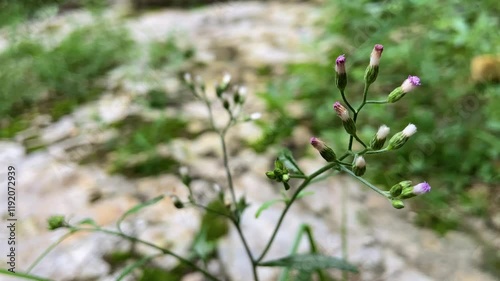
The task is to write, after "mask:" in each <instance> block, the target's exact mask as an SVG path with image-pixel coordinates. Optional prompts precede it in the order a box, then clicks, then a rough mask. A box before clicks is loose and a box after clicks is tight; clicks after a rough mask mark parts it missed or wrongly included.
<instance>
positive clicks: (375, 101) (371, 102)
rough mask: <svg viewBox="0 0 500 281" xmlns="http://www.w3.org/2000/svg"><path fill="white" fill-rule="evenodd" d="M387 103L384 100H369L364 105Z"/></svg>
mask: <svg viewBox="0 0 500 281" xmlns="http://www.w3.org/2000/svg"><path fill="white" fill-rule="evenodd" d="M386 103H388V102H387V101H386V100H369V101H366V104H386Z"/></svg>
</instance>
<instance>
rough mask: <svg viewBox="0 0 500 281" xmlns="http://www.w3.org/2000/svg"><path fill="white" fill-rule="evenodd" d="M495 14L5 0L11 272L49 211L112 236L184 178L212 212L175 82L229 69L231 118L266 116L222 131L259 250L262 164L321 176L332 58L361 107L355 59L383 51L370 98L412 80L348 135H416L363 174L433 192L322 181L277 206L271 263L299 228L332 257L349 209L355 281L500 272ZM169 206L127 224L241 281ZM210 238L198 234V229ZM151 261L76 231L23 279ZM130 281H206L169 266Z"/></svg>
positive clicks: (43, 238)
mask: <svg viewBox="0 0 500 281" xmlns="http://www.w3.org/2000/svg"><path fill="white" fill-rule="evenodd" d="M499 14H500V9H499V6H498V3H497V1H493V0H484V1H475V2H471V1H464V0H461V1H459V0H446V1H431V0H413V1H402V0H401V1H399V0H394V1H390V0H386V1H365V0H336V1H333V0H332V1H328V0H311V1H306V0H304V1H216V0H107V1H105V0H67V1H65V0H53V1H8V0H0V155H1V157H0V163H1V164H2V166H1V167H2V169H4V170H5V171H6V167H7V166H8V165H13V166H15V167H16V169H17V170H18V171H19V172H18V175H17V177H18V181H19V187H18V189H17V192H18V195H19V196H18V199H17V202H18V203H17V204H18V205H17V208H18V209H17V212H18V219H19V223H18V229H17V235H18V236H17V237H18V240H19V247H18V257H19V259H18V268H19V269H20V270H23V269H26V268H27V267H28V266H29V264H30V263H31V262H33V261H34V260H35V258H36V256H37V255H39V254H40V253H41V252H42V251H43V249H44V248H45V247H47V246H49V245H50V243H52V242H54V241H55V239H57V237H60V236H62V235H63V232H59V231H56V232H48V231H47V230H46V225H45V221H46V219H47V218H48V217H49V216H50V215H53V214H64V215H66V216H68V217H72V218H74V219H78V218H84V217H93V218H94V219H95V220H96V221H97V222H99V223H100V224H102V225H110V226H112V225H113V224H114V222H115V221H116V219H117V218H118V217H119V216H120V215H121V214H122V213H123V212H125V211H126V210H127V209H128V208H130V207H131V206H133V205H135V204H137V203H139V202H143V201H144V200H147V199H150V198H153V197H155V196H157V195H159V194H170V193H175V194H178V195H179V196H181V197H182V196H186V194H187V193H186V189H185V188H183V186H182V183H181V181H180V180H179V176H178V169H179V167H181V166H187V167H189V170H190V174H191V176H192V177H193V179H194V185H195V186H196V188H197V190H198V192H199V196H200V197H201V198H203V200H206V201H207V202H209V201H210V199H211V198H212V197H213V194H215V193H214V192H213V190H212V189H211V186H212V185H213V183H214V182H217V183H219V184H220V185H221V186H223V187H224V186H225V185H226V180H225V178H224V173H223V170H222V167H223V166H222V163H221V160H220V156H221V152H220V148H219V146H218V140H217V137H216V135H214V134H213V133H211V132H208V130H207V128H208V126H207V119H206V117H207V116H208V115H207V113H206V112H205V109H204V107H203V105H202V104H201V103H199V102H197V101H195V99H194V98H193V97H192V96H191V95H190V93H189V91H188V90H187V89H186V87H185V86H183V84H182V82H181V81H182V79H181V78H182V76H183V74H184V73H185V72H191V73H193V75H200V76H201V77H202V78H203V79H204V81H205V82H206V83H207V84H208V85H209V86H210V85H213V84H214V83H216V82H217V81H220V80H221V77H222V75H223V74H224V73H230V74H231V75H232V77H233V81H234V83H236V84H240V85H245V86H246V87H247V88H248V89H249V96H248V98H247V100H248V102H247V105H246V108H245V112H246V113H248V114H250V113H253V112H262V114H263V118H262V119H260V120H258V121H256V122H255V123H245V124H241V125H239V126H237V127H236V128H234V130H233V131H232V133H231V134H230V136H229V138H230V145H229V149H230V153H231V156H232V159H231V165H232V167H233V170H234V173H235V182H236V184H237V186H238V189H237V191H238V192H239V194H241V195H242V194H246V196H247V199H248V201H249V202H250V204H251V206H250V208H249V210H247V211H246V215H245V220H246V222H245V223H244V225H243V226H244V228H245V230H246V231H248V233H249V235H248V236H249V237H251V238H250V242H251V245H252V247H253V248H254V249H256V252H260V251H261V249H262V248H263V243H264V242H263V241H264V240H265V239H267V237H269V235H270V233H271V230H272V226H273V224H274V223H275V221H276V219H277V216H278V215H279V213H280V211H281V209H282V207H283V206H279V205H275V206H273V207H272V208H270V209H269V210H266V211H264V212H263V213H262V214H261V216H260V217H259V218H258V219H256V218H255V211H256V210H257V209H258V207H259V206H260V205H261V204H262V203H263V202H265V201H267V200H270V199H273V198H278V197H279V196H280V195H279V194H280V192H281V190H280V187H279V186H276V185H273V183H271V182H269V181H268V180H267V179H266V178H265V176H264V173H265V171H266V170H268V169H269V168H270V167H271V166H272V163H273V160H274V158H275V157H276V155H277V152H278V151H279V150H280V149H281V148H283V147H286V148H289V149H290V150H291V151H292V152H293V154H294V156H295V158H296V159H300V161H299V163H300V164H301V165H303V167H304V169H305V170H307V171H309V172H312V171H314V170H315V169H317V168H318V167H321V165H322V164H323V162H322V161H323V160H322V159H321V158H319V157H318V155H316V153H315V151H314V150H313V149H311V147H310V145H309V144H308V140H309V138H310V137H311V136H317V137H320V138H321V139H323V140H325V141H326V142H327V143H329V144H330V145H331V146H332V147H333V148H334V150H335V151H342V152H343V151H344V149H345V147H347V143H348V137H347V135H346V134H345V133H344V130H343V127H342V123H341V122H340V120H338V118H336V116H335V114H334V112H333V110H332V108H331V105H332V104H333V103H334V102H335V101H337V100H340V99H341V97H340V95H339V92H338V90H337V89H336V87H335V80H334V78H335V75H334V70H333V65H334V61H335V58H336V57H337V56H338V55H340V54H345V55H346V57H347V74H348V79H349V80H348V86H347V91H346V93H347V97H348V99H349V100H352V101H354V103H355V104H356V103H357V102H360V101H361V99H362V97H361V93H362V90H363V75H364V71H365V68H366V66H367V64H368V62H369V55H370V52H371V50H372V48H373V46H374V45H375V44H383V45H384V52H383V55H382V60H381V65H380V73H379V76H378V79H377V81H376V82H375V83H374V84H373V85H372V86H371V88H370V92H369V99H373V100H382V99H384V98H385V97H386V95H387V94H388V93H390V92H391V91H392V90H393V89H394V88H395V87H397V86H399V85H400V84H401V82H402V81H403V80H404V79H406V77H407V76H408V75H410V74H411V75H418V76H419V77H420V78H421V81H422V86H421V87H420V88H418V89H417V90H416V91H415V92H412V93H409V94H407V95H406V96H405V97H404V98H403V99H402V100H400V101H399V102H397V103H395V104H391V105H388V106H385V105H369V106H367V107H365V109H364V111H363V112H362V114H360V116H359V119H358V124H359V125H358V130H359V133H360V137H361V138H362V139H365V140H369V139H371V137H372V136H373V134H375V132H376V130H377V129H378V127H379V126H380V125H381V124H386V125H387V126H389V127H390V128H391V131H392V133H395V132H398V131H400V130H402V129H403V128H404V127H405V126H406V125H407V124H408V123H414V124H415V125H416V126H417V128H418V133H417V134H416V135H415V137H414V138H412V139H411V140H410V141H409V142H408V143H407V144H406V145H405V146H404V147H403V148H402V149H400V150H398V151H397V152H392V153H390V154H381V155H380V156H378V155H373V156H372V157H369V158H367V159H366V160H367V173H366V175H365V176H364V177H365V178H367V179H369V180H370V181H372V182H374V183H375V184H376V185H377V186H379V187H380V188H382V189H389V188H390V187H391V186H392V185H393V184H395V183H397V182H399V181H402V180H412V181H414V182H421V181H427V182H429V183H430V185H431V186H432V192H431V193H429V194H426V195H425V196H421V197H418V198H415V199H412V200H410V201H408V203H409V204H407V206H406V208H405V209H403V210H395V209H393V208H392V207H391V206H387V205H388V204H387V202H386V201H384V200H382V199H381V198H377V196H378V195H377V194H375V193H373V194H372V192H369V190H367V189H365V188H364V187H362V186H358V184H357V183H355V182H353V181H352V180H351V179H349V178H344V177H342V176H335V177H330V178H328V179H327V180H326V181H323V182H320V183H317V184H315V185H313V186H311V187H310V188H309V190H311V191H313V194H312V195H311V196H308V197H306V198H304V199H303V200H302V201H301V202H300V203H299V204H298V206H296V207H294V209H292V212H291V213H290V214H289V217H288V219H289V223H286V224H285V225H284V228H283V229H282V231H281V232H280V233H279V235H278V241H277V242H276V244H277V245H275V247H273V248H272V251H271V252H270V255H269V257H268V258H271V257H280V256H283V255H284V254H286V253H288V251H289V249H290V245H291V243H292V242H291V241H292V238H293V236H295V232H296V231H297V229H298V227H299V225H300V223H301V222H304V223H308V224H311V225H312V226H313V230H314V231H315V232H316V239H317V240H318V244H319V245H320V247H321V249H322V251H323V252H324V253H326V254H331V255H333V256H340V249H341V246H340V237H339V234H340V231H339V229H340V220H341V219H340V216H341V208H340V206H341V202H342V201H343V200H347V201H348V202H349V204H348V207H347V212H348V214H349V215H348V230H349V257H350V258H349V260H350V261H351V262H352V263H354V264H356V265H358V266H359V267H360V273H359V274H356V275H352V276H351V278H350V280H499V279H498V276H500V240H499V237H500V235H499V233H500V204H499V203H500V192H499V191H500V177H499V170H500V160H499V158H498V156H499V152H500V142H499V137H500V85H499V83H500V33H499V32H498V30H499V18H498V15H499ZM215 114H216V117H220V118H223V116H224V114H225V112H224V111H223V110H220V111H217V110H216V112H215ZM3 167H5V168H3ZM2 173H3V172H2ZM2 181H4V178H2ZM342 190H344V191H346V190H348V195H347V196H346V197H345V198H344V199H342V194H341V193H342V192H341V191H342ZM0 194H1V195H2V197H1V198H2V200H6V199H4V198H6V197H7V191H6V190H2V191H1V193H0ZM164 201H165V202H163V201H162V202H160V204H158V205H155V206H153V207H151V209H148V210H145V211H144V213H141V214H138V215H137V216H136V217H134V218H132V219H130V220H129V221H128V222H127V223H128V225H127V227H128V228H127V229H128V230H129V231H131V232H133V233H136V234H137V235H139V236H140V237H141V238H144V239H149V240H151V241H153V242H155V243H158V244H162V245H170V246H171V247H172V249H174V250H176V251H178V252H179V253H183V254H185V255H187V256H190V257H193V259H196V260H203V261H205V262H206V264H208V267H209V268H210V269H211V270H212V271H214V272H217V273H218V274H220V275H221V276H226V278H227V279H229V280H250V277H248V276H251V275H250V272H249V271H248V270H249V268H248V265H247V263H248V262H247V260H246V257H245V256H244V252H243V248H242V247H241V245H239V241H238V237H237V236H236V233H235V230H234V229H232V228H230V227H228V226H227V225H225V224H224V223H223V222H219V221H217V218H213V217H210V216H207V215H203V214H202V213H200V212H198V211H197V210H192V209H189V210H180V211H179V210H175V209H174V208H173V207H172V205H171V202H170V201H169V200H167V199H165V200H164ZM2 202H4V201H2ZM2 204H6V203H2ZM3 206H6V205H3ZM4 209H5V208H4ZM4 211H6V210H3V211H2V217H4V218H5V217H6V216H7V213H6V212H4ZM215 222H217V223H215ZM209 225H210V226H209ZM207 227H208V230H209V232H210V233H211V234H210V235H209V237H206V235H203V234H201V233H205V232H204V231H202V230H207ZM2 231H4V230H2ZM0 234H1V235H2V237H6V234H4V233H3V232H2V233H0ZM3 244H6V243H3ZM207 245H208V246H207ZM6 247H7V246H6V245H2V246H0V250H2V253H4V252H6V251H7V248H6ZM148 251H150V250H149V249H142V248H141V247H138V249H136V247H133V246H131V245H129V244H127V242H125V241H121V240H120V239H118V238H116V237H109V236H103V235H95V234H92V235H79V236H76V237H74V238H72V239H71V240H68V241H66V242H65V243H63V244H62V245H61V246H60V247H58V248H56V250H54V251H53V252H52V253H51V254H50V255H48V256H47V257H46V260H44V261H43V262H42V263H40V264H39V265H38V266H37V267H36V268H35V269H34V271H33V272H34V273H36V274H39V275H41V276H45V277H51V278H54V280H115V279H116V277H117V276H119V274H120V272H121V270H123V268H125V266H126V265H127V264H130V263H131V262H132V261H134V260H137V259H140V258H141V257H142V256H143V255H145V254H146V253H148ZM3 258H4V255H3V254H2V258H0V260H2V259H3ZM2 261H3V260H2ZM2 264H3V262H2ZM261 274H262V277H263V280H276V278H277V276H278V272H276V271H274V270H271V269H265V270H262V271H261ZM335 276H338V273H336V272H332V278H335ZM129 278H130V279H128V280H203V278H202V277H201V276H199V275H198V274H197V273H194V272H192V271H190V270H189V268H185V267H183V266H182V265H180V264H177V262H176V261H175V260H173V259H171V258H160V259H155V260H153V261H151V262H149V263H147V264H146V265H145V266H144V267H143V268H141V269H137V272H134V274H133V275H131V276H129ZM2 280H3V279H2ZM332 280H335V279H332Z"/></svg>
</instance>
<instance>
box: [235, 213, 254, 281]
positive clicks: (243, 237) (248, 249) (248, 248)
mask: <svg viewBox="0 0 500 281" xmlns="http://www.w3.org/2000/svg"><path fill="white" fill-rule="evenodd" d="M233 223H234V226H235V227H236V230H237V231H238V234H239V235H240V237H241V241H242V242H243V246H244V247H245V251H246V252H247V256H248V258H249V259H250V262H251V263H252V273H253V278H254V281H259V275H258V274H257V262H256V261H255V259H254V258H253V255H252V250H250V247H249V246H248V243H247V240H246V239H245V236H244V235H243V231H241V226H240V224H239V222H238V221H236V220H233Z"/></svg>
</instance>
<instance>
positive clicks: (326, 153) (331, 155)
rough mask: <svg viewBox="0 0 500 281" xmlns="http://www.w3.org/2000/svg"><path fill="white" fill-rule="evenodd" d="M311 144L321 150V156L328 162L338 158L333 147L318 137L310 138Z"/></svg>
mask: <svg viewBox="0 0 500 281" xmlns="http://www.w3.org/2000/svg"><path fill="white" fill-rule="evenodd" d="M310 143H311V145H312V146H313V147H314V148H315V149H316V150H317V151H318V152H319V154H320V155H321V157H323V159H325V160H326V161H328V162H333V161H335V160H336V159H337V156H336V155H335V152H333V149H331V148H330V147H328V146H327V145H326V144H325V143H324V142H323V141H321V140H320V139H318V138H316V137H312V138H311V140H310Z"/></svg>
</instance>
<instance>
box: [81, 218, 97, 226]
mask: <svg viewBox="0 0 500 281" xmlns="http://www.w3.org/2000/svg"><path fill="white" fill-rule="evenodd" d="M85 224H88V225H91V226H95V227H99V225H98V224H97V223H96V222H95V221H94V220H93V219H91V218H86V219H83V220H81V221H79V222H77V223H76V225H85Z"/></svg>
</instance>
